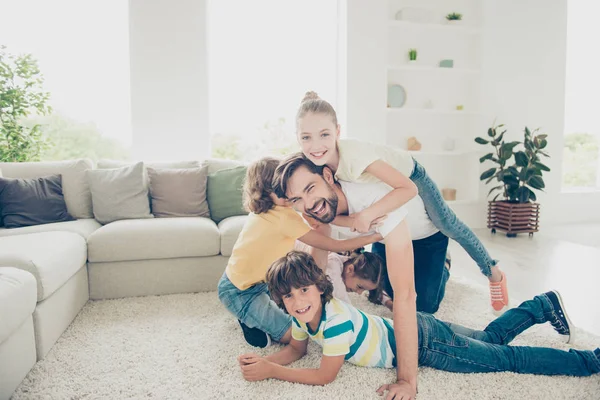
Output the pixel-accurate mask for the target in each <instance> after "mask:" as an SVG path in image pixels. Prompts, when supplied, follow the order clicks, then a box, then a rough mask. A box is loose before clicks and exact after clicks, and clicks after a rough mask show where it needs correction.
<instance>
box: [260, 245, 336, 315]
mask: <svg viewBox="0 0 600 400" xmlns="http://www.w3.org/2000/svg"><path fill="white" fill-rule="evenodd" d="M266 281H267V285H268V287H269V294H270V295H271V298H272V299H273V301H274V302H275V303H276V304H277V305H278V306H279V307H280V308H281V309H283V310H285V311H286V312H287V310H286V309H285V305H284V304H283V296H285V295H286V294H288V293H291V291H292V289H300V288H303V287H306V286H311V285H316V286H317V289H319V291H321V292H323V294H321V303H322V305H323V307H325V304H327V302H328V301H329V300H331V299H332V298H333V283H331V280H330V279H329V277H328V276H327V275H326V274H325V272H323V270H322V269H321V268H319V266H318V265H317V264H316V263H315V260H314V258H313V257H312V256H311V255H310V254H308V253H305V252H303V251H296V250H292V251H290V252H289V253H287V254H286V255H285V256H283V257H281V258H280V259H279V260H277V261H275V262H274V263H273V264H271V267H269V270H268V271H267V279H266Z"/></svg>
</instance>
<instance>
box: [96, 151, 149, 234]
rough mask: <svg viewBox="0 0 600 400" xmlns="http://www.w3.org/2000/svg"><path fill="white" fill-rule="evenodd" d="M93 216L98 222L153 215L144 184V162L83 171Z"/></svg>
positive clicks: (103, 222)
mask: <svg viewBox="0 0 600 400" xmlns="http://www.w3.org/2000/svg"><path fill="white" fill-rule="evenodd" d="M87 176H88V180H89V185H90V190H91V192H92V204H93V208H94V217H95V218H96V219H97V220H98V222H100V223H101V224H108V223H109V222H113V221H118V220H121V219H140V218H153V215H152V214H150V202H149V199H148V188H147V187H146V186H145V184H144V164H143V163H141V162H140V163H137V164H134V165H131V166H128V167H123V168H116V169H95V170H89V171H87Z"/></svg>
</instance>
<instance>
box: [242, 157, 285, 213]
mask: <svg viewBox="0 0 600 400" xmlns="http://www.w3.org/2000/svg"><path fill="white" fill-rule="evenodd" d="M278 165H279V160H278V159H277V158H274V157H263V158H261V159H260V160H257V161H254V162H253V163H252V164H250V165H249V166H248V170H247V171H246V178H245V179H244V189H243V199H244V209H245V210H246V211H248V212H253V213H255V214H262V213H266V212H267V211H269V210H270V209H271V208H273V207H274V206H275V204H274V203H273V199H271V196H270V195H271V193H273V187H272V185H271V182H272V181H273V174H274V173H275V169H276V168H277V166H278Z"/></svg>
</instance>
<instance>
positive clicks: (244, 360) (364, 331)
mask: <svg viewBox="0 0 600 400" xmlns="http://www.w3.org/2000/svg"><path fill="white" fill-rule="evenodd" d="M267 283H268V286H269V292H270V294H271V296H272V298H273V300H274V301H275V303H277V304H278V305H279V306H280V307H281V308H284V309H285V311H287V313H288V314H290V315H291V316H292V320H293V323H292V339H291V341H290V344H289V345H288V346H286V347H285V348H283V349H282V350H280V351H278V352H276V353H274V354H271V355H269V356H267V357H264V358H263V357H259V356H257V355H255V354H244V355H241V356H240V357H239V358H238V360H239V363H240V367H241V369H242V373H243V375H244V378H245V379H246V380H249V381H258V380H263V379H267V378H276V379H281V380H285V381H290V382H298V383H304V384H309V385H325V384H327V383H330V382H332V381H333V380H334V379H335V378H336V376H337V374H338V372H339V370H340V369H341V367H342V364H343V363H344V361H345V360H347V361H349V362H350V363H352V364H356V365H361V366H368V367H383V368H393V367H395V366H396V357H395V350H396V343H395V341H394V331H393V324H392V321H390V320H388V319H386V318H382V317H378V316H372V315H369V314H365V313H363V312H362V311H360V310H358V309H356V308H354V307H353V306H352V305H350V304H348V303H345V302H342V301H340V300H337V299H335V298H334V297H332V293H333V285H332V283H331V281H330V280H329V279H328V278H327V275H326V274H325V273H324V272H323V271H322V270H321V269H320V268H319V267H318V266H317V265H316V263H315V262H314V260H313V258H312V256H310V255H309V254H307V253H304V252H299V251H291V252H289V253H288V254H287V255H286V256H284V257H282V258H280V259H279V260H277V261H275V262H274V263H273V265H271V267H270V268H269V271H268V272H267ZM544 322H550V323H551V324H552V326H553V327H554V329H555V330H556V331H557V332H558V333H559V334H560V335H562V336H563V337H564V338H565V339H566V340H567V341H569V340H570V339H571V335H572V330H571V329H572V326H571V324H570V321H569V318H568V316H567V314H566V312H565V309H564V306H563V304H562V299H561V297H560V295H559V294H558V292H554V291H551V292H547V293H544V294H541V295H539V296H536V297H535V298H533V299H532V300H528V301H526V302H524V303H522V304H521V305H520V306H519V307H517V308H513V309H511V310H508V311H507V312H506V313H504V314H503V315H502V316H501V317H499V318H497V319H496V320H494V321H492V323H490V324H489V325H488V326H487V327H486V328H485V329H484V330H483V331H478V330H473V329H469V328H466V327H463V326H460V325H456V324H452V323H447V322H443V321H440V320H438V319H436V318H435V317H434V316H433V315H431V314H427V313H421V312H417V326H418V337H419V362H420V365H422V366H428V367H432V368H437V369H441V370H445V371H451V372H463V373H469V372H500V371H513V372H519V373H529V374H539V375H572V376H588V375H591V374H597V373H599V372H600V349H596V350H594V351H589V350H574V349H571V350H569V351H568V352H567V351H562V350H557V349H551V348H545V347H519V346H508V343H510V342H511V341H512V340H513V339H514V338H515V337H516V336H517V335H518V334H520V333H521V332H523V331H524V330H526V329H527V328H529V327H531V326H532V325H535V324H538V323H544ZM309 337H310V338H312V339H313V340H315V341H316V342H317V343H319V344H320V345H321V346H322V347H323V358H322V359H321V365H320V367H319V368H315V369H299V368H287V367H284V365H287V364H290V363H292V362H294V361H296V360H298V359H300V358H302V357H303V356H304V354H306V348H307V344H308V338H309ZM532 360H535V362H532ZM387 389H388V385H383V386H382V387H380V388H379V389H378V392H380V393H383V392H384V391H385V390H387Z"/></svg>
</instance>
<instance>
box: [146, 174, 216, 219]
mask: <svg viewBox="0 0 600 400" xmlns="http://www.w3.org/2000/svg"><path fill="white" fill-rule="evenodd" d="M146 169H147V171H148V178H149V179H150V200H151V209H152V214H154V216H155V217H157V218H165V217H210V212H209V211H208V202H207V201H206V180H207V177H208V176H207V171H208V167H207V166H204V167H202V168H186V169H183V168H179V169H174V168H167V169H164V168H163V169H155V168H151V167H147V168H146Z"/></svg>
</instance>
